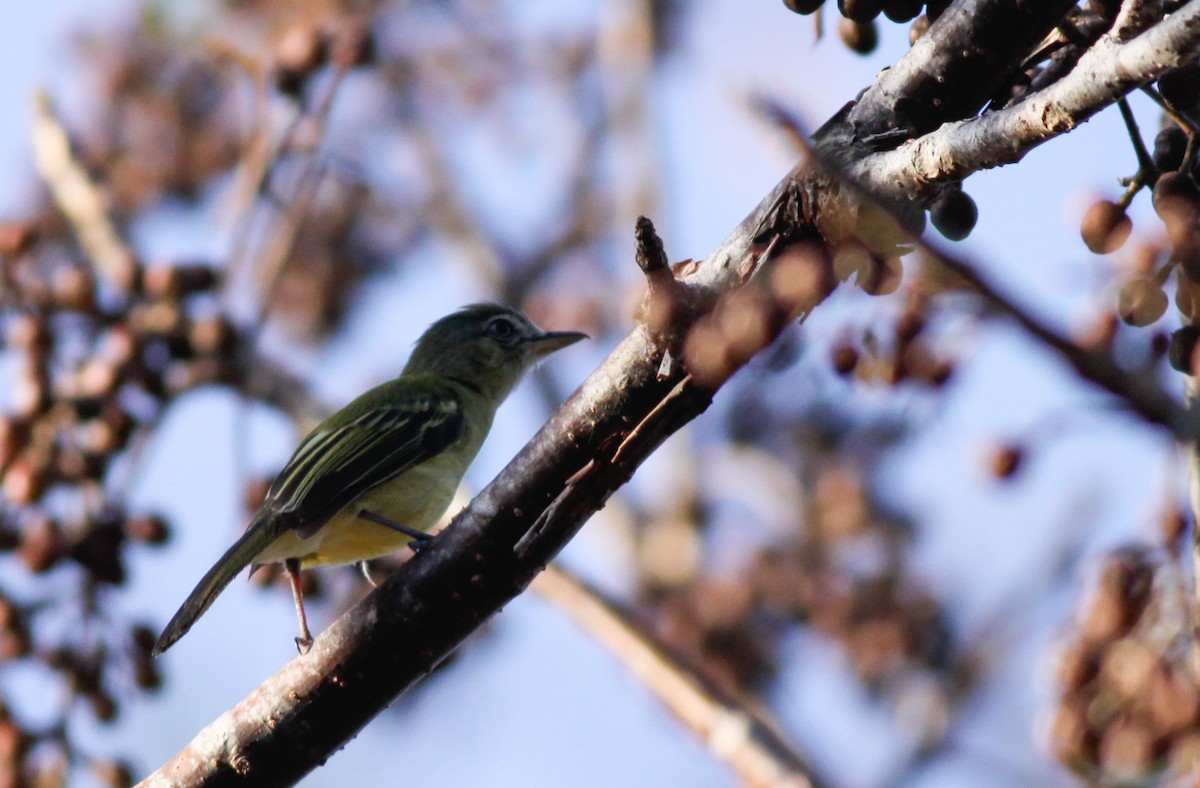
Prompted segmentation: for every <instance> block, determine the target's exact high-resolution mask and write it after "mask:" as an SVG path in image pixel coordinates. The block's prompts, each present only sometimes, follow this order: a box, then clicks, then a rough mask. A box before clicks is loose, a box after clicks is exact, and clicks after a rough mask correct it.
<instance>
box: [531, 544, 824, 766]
mask: <svg viewBox="0 0 1200 788" xmlns="http://www.w3.org/2000/svg"><path fill="white" fill-rule="evenodd" d="M533 590H534V591H536V592H538V593H539V594H541V595H542V596H543V597H545V598H546V599H548V600H550V601H552V602H554V604H556V605H557V606H558V607H559V609H561V610H563V611H565V612H566V613H567V615H569V616H570V617H571V620H573V621H574V622H575V623H576V624H578V625H579V626H580V627H581V628H583V629H584V630H585V631H586V632H587V633H588V634H589V635H591V636H592V637H593V638H594V639H595V640H596V641H597V642H598V643H600V644H601V645H602V646H604V647H605V648H606V649H608V651H609V653H611V654H612V655H613V656H614V657H616V658H617V659H619V660H620V661H621V663H622V664H623V665H624V666H625V667H626V668H628V669H629V671H630V672H631V673H633V674H634V675H635V676H636V677H637V678H638V680H639V681H640V682H641V683H642V684H643V685H644V686H645V687H647V688H648V689H649V690H650V691H651V692H652V693H654V696H655V697H656V698H658V699H659V700H660V701H662V703H663V704H664V705H666V706H667V708H669V709H670V710H671V711H672V712H673V713H674V714H675V716H676V717H678V718H679V719H680V720H682V721H683V723H684V724H685V725H687V727H688V728H690V729H691V730H692V732H693V733H695V734H696V736H697V737H698V738H699V739H700V740H701V741H702V742H703V743H704V744H705V746H706V747H708V749H709V751H710V752H712V753H713V755H714V756H716V757H717V758H720V759H721V760H722V761H724V762H725V763H727V764H728V765H729V766H730V768H732V769H733V771H734V772H735V773H736V774H737V776H738V778H739V781H740V782H741V784H743V785H748V786H764V787H765V786H773V788H813V787H814V786H816V785H819V784H820V783H819V782H818V781H817V779H816V778H815V777H814V775H813V771H812V766H811V765H810V764H808V763H807V762H806V761H805V760H804V759H803V758H802V757H801V756H800V755H799V754H797V753H796V751H795V750H794V749H793V748H792V746H791V745H790V744H789V743H788V742H787V740H786V739H785V738H784V737H783V736H782V735H780V733H779V732H778V731H777V730H776V728H775V726H774V724H773V723H771V722H770V721H768V720H767V719H766V718H765V716H764V714H763V712H762V711H761V710H759V709H756V708H754V706H753V704H752V703H751V702H750V701H748V700H747V699H745V698H738V697H734V696H731V695H730V694H729V693H727V692H726V691H724V690H722V689H721V688H720V687H718V686H716V685H714V684H712V683H711V682H705V681H703V679H701V678H700V677H699V676H698V675H697V674H696V673H694V672H687V671H681V670H680V669H679V665H678V664H677V662H676V661H675V660H673V659H672V658H671V657H670V656H669V655H667V654H666V653H665V649H664V648H663V646H662V645H661V644H660V643H658V642H656V640H655V638H654V637H653V636H652V635H650V634H648V633H646V632H644V631H642V630H641V629H639V628H638V627H636V626H633V625H632V624H631V623H630V618H629V616H628V615H627V614H626V613H624V612H623V611H621V610H619V609H618V608H616V607H614V606H613V605H612V604H611V603H609V602H606V601H605V600H604V599H603V598H602V597H601V596H600V595H599V594H598V593H597V592H596V591H595V590H594V589H592V588H589V587H588V586H587V585H586V584H585V583H584V582H583V581H581V580H580V579H579V578H577V577H575V576H573V575H571V574H570V573H568V572H567V571H565V570H563V569H561V568H559V567H556V566H550V567H547V568H546V571H545V572H542V573H541V574H540V575H538V576H537V578H536V579H535V580H534V581H533Z"/></svg>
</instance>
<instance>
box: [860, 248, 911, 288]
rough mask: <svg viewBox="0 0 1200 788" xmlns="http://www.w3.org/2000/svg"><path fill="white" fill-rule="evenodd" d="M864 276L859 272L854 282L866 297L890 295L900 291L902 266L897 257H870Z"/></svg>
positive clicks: (902, 274)
mask: <svg viewBox="0 0 1200 788" xmlns="http://www.w3.org/2000/svg"><path fill="white" fill-rule="evenodd" d="M865 274H866V275H865V276H864V275H863V272H860V273H859V275H858V278H857V279H856V280H855V284H857V285H858V286H859V287H860V288H862V291H863V292H864V293H866V294H867V295H873V296H883V295H891V294H892V293H894V292H896V291H897V290H899V289H900V283H901V282H902V281H903V280H904V264H903V263H902V262H901V261H900V258H899V257H878V256H875V255H871V257H870V265H869V266H867V269H866V272H865Z"/></svg>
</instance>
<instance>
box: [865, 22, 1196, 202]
mask: <svg viewBox="0 0 1200 788" xmlns="http://www.w3.org/2000/svg"><path fill="white" fill-rule="evenodd" d="M1198 57H1200V0H1192V1H1191V2H1189V3H1188V4H1187V5H1185V6H1184V7H1183V8H1181V9H1179V10H1178V11H1176V12H1175V13H1174V14H1171V15H1170V16H1169V17H1167V18H1166V19H1164V20H1163V21H1161V22H1159V23H1158V24H1157V25H1155V26H1153V27H1151V28H1150V29H1149V30H1147V31H1146V32H1144V33H1142V34H1141V35H1139V36H1138V37H1136V38H1134V39H1133V40H1132V41H1128V42H1126V43H1122V42H1121V40H1120V38H1119V37H1118V36H1117V35H1114V34H1109V35H1105V36H1102V37H1101V38H1100V40H1099V41H1097V42H1096V44H1095V45H1094V46H1093V47H1092V48H1091V49H1089V50H1088V51H1087V52H1085V53H1084V54H1083V55H1082V56H1081V57H1080V58H1079V63H1078V64H1077V65H1076V66H1075V68H1074V69H1073V70H1072V71H1071V73H1070V74H1068V75H1066V76H1065V77H1063V78H1062V79H1061V80H1059V81H1058V82H1056V83H1054V84H1053V85H1050V86H1049V87H1047V88H1046V89H1045V90H1042V91H1041V92H1039V93H1037V94H1035V95H1033V96H1030V97H1029V98H1027V99H1026V100H1025V101H1023V102H1021V103H1020V104H1017V105H1015V106H1012V107H1008V108H1006V109H1002V110H997V111H996V112H991V113H988V114H986V115H983V116H981V117H978V118H972V119H970V120H962V121H957V122H953V123H947V124H945V125H944V126H942V127H941V128H939V129H937V130H936V131H933V132H930V133H929V134H926V135H925V136H924V137H921V138H920V139H916V140H911V141H909V142H906V143H905V144H903V145H901V146H900V147H899V148H896V149H895V150H891V151H886V152H882V153H876V154H874V155H871V156H867V157H865V158H863V159H861V160H859V161H858V162H856V163H854V164H852V165H850V166H849V167H848V168H847V174H848V175H849V176H850V177H851V178H852V179H854V180H855V181H856V182H857V183H859V184H861V185H862V186H863V187H864V188H866V189H867V190H868V191H869V192H871V193H873V194H883V195H888V196H890V197H892V198H893V199H899V198H900V197H902V196H904V195H905V194H906V193H907V194H908V195H909V199H915V200H920V199H924V198H927V197H929V196H930V195H931V194H933V193H934V192H936V188H937V187H938V186H941V185H943V184H946V183H952V182H955V181H961V180H962V179H963V178H965V177H967V176H968V175H970V174H971V173H974V172H977V171H979V170H983V169H989V168H992V167H999V166H1001V165H1003V164H1012V163H1014V162H1017V161H1020V160H1021V159H1022V158H1023V157H1024V156H1025V154H1026V153H1028V152H1029V151H1031V150H1033V149H1034V148H1036V147H1037V146H1038V145H1041V144H1042V143H1043V142H1046V141H1047V140H1049V139H1052V138H1054V137H1057V136H1059V135H1061V134H1065V133H1067V132H1069V131H1071V130H1072V129H1073V128H1075V127H1076V126H1078V125H1079V124H1081V123H1083V122H1084V121H1085V120H1087V119H1088V118H1090V117H1091V116H1092V115H1094V114H1096V113H1097V112H1099V111H1100V110H1102V109H1104V108H1105V107H1107V106H1109V105H1111V104H1113V103H1114V102H1116V101H1117V99H1119V98H1121V97H1122V96H1124V95H1125V94H1127V93H1129V92H1130V91H1132V90H1135V89H1137V88H1139V87H1141V86H1142V85H1145V84H1147V83H1149V82H1151V81H1153V80H1154V79H1157V78H1158V76H1159V75H1160V74H1162V73H1163V72H1165V71H1168V70H1170V69H1173V68H1178V67H1179V66H1183V65H1187V64H1188V63H1192V62H1194V61H1195V60H1196V59H1197V58H1198Z"/></svg>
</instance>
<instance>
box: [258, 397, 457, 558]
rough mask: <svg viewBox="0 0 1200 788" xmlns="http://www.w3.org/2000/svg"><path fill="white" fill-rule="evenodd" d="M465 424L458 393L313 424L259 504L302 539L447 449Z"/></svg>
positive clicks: (418, 399) (421, 398) (407, 399)
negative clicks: (343, 420) (365, 495)
mask: <svg viewBox="0 0 1200 788" xmlns="http://www.w3.org/2000/svg"><path fill="white" fill-rule="evenodd" d="M463 428H464V419H463V411H462V405H461V404H460V403H459V401H458V398H457V397H454V396H451V395H448V394H442V393H441V392H437V393H433V392H428V393H421V394H419V395H417V396H411V397H408V398H406V399H405V401H402V402H399V403H397V402H395V401H394V400H393V401H390V402H387V403H386V404H381V405H380V406H379V407H375V408H372V409H370V410H368V411H366V412H365V413H363V414H362V415H360V416H358V417H357V418H355V419H353V420H351V421H348V422H346V423H343V424H337V425H334V424H330V425H328V426H323V427H318V428H317V429H316V430H314V431H313V433H312V434H311V435H309V436H308V437H307V438H305V439H304V441H303V442H302V443H301V444H300V446H299V447H297V448H296V453H295V454H293V455H292V459H291V460H289V461H288V464H287V465H286V466H284V468H283V470H282V471H280V472H279V475H278V476H277V477H276V478H275V481H274V483H272V485H271V489H270V490H269V491H268V492H267V497H266V500H265V501H264V503H263V508H264V509H270V510H271V511H273V512H274V513H275V514H276V518H274V519H276V522H277V523H278V524H279V525H284V527H285V528H294V529H296V530H297V531H299V533H300V535H301V536H304V537H308V536H310V535H311V534H312V533H313V532H314V531H315V530H316V529H318V528H320V527H321V526H322V525H324V524H325V522H326V521H327V520H328V519H329V518H330V517H332V516H333V515H334V514H335V513H336V512H337V511H338V510H339V509H341V508H342V507H343V506H345V505H346V504H348V503H350V502H351V501H352V500H354V499H355V498H357V497H358V496H360V495H362V494H363V493H365V492H367V491H368V490H370V489H371V488H373V487H375V486H377V485H379V484H383V483H384V482H386V481H387V480H388V479H391V478H393V477H395V476H397V475H399V474H400V473H403V472H404V471H406V470H408V469H409V468H411V467H413V466H414V465H419V464H420V463H422V462H424V461H425V460H428V459H429V458H431V457H434V456H436V455H438V454H440V453H442V452H443V451H445V450H446V449H447V448H449V447H450V446H451V445H452V444H453V443H454V442H455V441H456V440H458V439H459V437H461V436H462V433H463Z"/></svg>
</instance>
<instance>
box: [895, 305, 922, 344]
mask: <svg viewBox="0 0 1200 788" xmlns="http://www.w3.org/2000/svg"><path fill="white" fill-rule="evenodd" d="M924 330H925V313H924V312H921V311H920V310H919V309H912V308H909V309H905V310H904V311H903V312H901V313H900V317H898V318H897V319H896V341H897V342H898V343H900V344H901V345H905V344H908V343H909V342H912V341H913V340H914V339H916V338H917V335H918V334H920V333H921V332H922V331H924Z"/></svg>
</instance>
